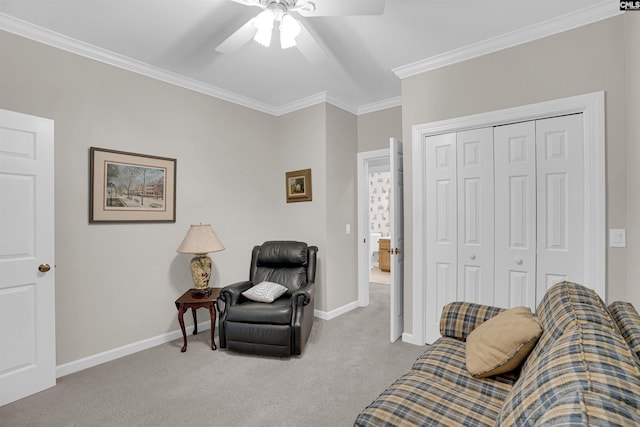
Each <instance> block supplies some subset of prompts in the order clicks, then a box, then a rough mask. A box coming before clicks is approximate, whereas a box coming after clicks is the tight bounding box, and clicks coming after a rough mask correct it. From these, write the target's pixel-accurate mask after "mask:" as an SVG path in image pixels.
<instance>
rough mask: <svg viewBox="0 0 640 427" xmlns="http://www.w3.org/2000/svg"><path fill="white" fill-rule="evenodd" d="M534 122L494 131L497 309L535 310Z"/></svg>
mask: <svg viewBox="0 0 640 427" xmlns="http://www.w3.org/2000/svg"><path fill="white" fill-rule="evenodd" d="M535 132H536V128H535V122H533V121H528V122H521V123H515V124H511V125H504V126H498V127H496V128H495V131H494V158H495V215H496V219H495V223H496V228H495V257H496V267H495V283H496V293H495V295H496V300H495V305H497V306H498V307H516V306H527V307H530V308H531V309H532V310H534V311H535V309H536V285H535V283H536V214H535V212H536V135H535Z"/></svg>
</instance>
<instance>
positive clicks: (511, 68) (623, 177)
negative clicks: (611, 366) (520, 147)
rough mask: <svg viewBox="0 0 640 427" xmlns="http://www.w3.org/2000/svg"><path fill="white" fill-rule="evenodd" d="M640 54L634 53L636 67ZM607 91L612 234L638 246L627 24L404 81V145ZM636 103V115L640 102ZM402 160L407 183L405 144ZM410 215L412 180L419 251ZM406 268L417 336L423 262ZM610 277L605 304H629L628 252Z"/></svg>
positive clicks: (612, 253)
mask: <svg viewBox="0 0 640 427" xmlns="http://www.w3.org/2000/svg"><path fill="white" fill-rule="evenodd" d="M636 22H637V21H636ZM636 26H637V25H636ZM634 31H635V32H634ZM634 31H629V37H635V38H636V39H637V29H636V30H634ZM632 32H633V34H631V33H632ZM638 46H639V45H638V44H635V45H633V46H630V49H631V50H634V54H635V56H636V61H637V53H635V52H637V50H638ZM635 75H636V76H637V75H638V74H637V73H636V74H635ZM630 78H631V77H630ZM602 90H604V91H605V92H606V156H607V161H606V166H607V177H606V178H607V226H608V227H609V228H629V234H630V236H629V238H630V239H632V238H633V233H635V232H636V229H637V228H638V225H639V224H637V223H638V220H636V219H635V218H634V220H633V221H631V222H627V183H628V182H629V183H632V182H633V181H631V180H630V179H628V178H629V177H628V175H627V160H626V159H627V151H628V146H629V145H630V144H631V139H629V140H628V139H627V135H626V133H627V131H626V126H627V120H626V117H627V116H626V112H627V111H626V102H627V97H626V86H625V19H624V17H622V16H620V17H616V18H612V19H608V20H605V21H601V22H598V23H595V24H592V25H588V26H584V27H581V28H578V29H575V30H572V31H567V32H564V33H561V34H557V35H554V36H550V37H547V38H544V39H541V40H537V41H534V42H531V43H527V44H524V45H520V46H517V47H513V48H510V49H506V50H503V51H500V52H497V53H493V54H490V55H486V56H483V57H480V58H477V59H473V60H468V61H465V62H462V63H458V64H454V65H451V66H447V67H444V68H440V69H436V70H432V71H429V72H425V73H422V74H420V75H416V76H412V77H408V78H405V79H403V80H402V102H403V116H402V119H403V135H404V140H405V141H407V142H408V141H410V140H411V135H412V134H411V127H412V126H413V125H417V124H422V123H429V122H433V121H438V120H443V119H449V118H455V117H461V116H466V115H470V114H476V113H482V112H488V111H494V110H499V109H503V108H509V107H516V106H521V105H527V104H532V103H536V102H542V101H547V100H553V99H558V98H564V97H569V96H574V95H580V94H585V93H590V92H596V91H602ZM634 102H635V103H636V104H635V105H636V107H635V108H637V101H634ZM636 117H637V115H636ZM636 132H637V130H636ZM627 141H629V144H628V143H627ZM636 143H637V139H636ZM404 158H405V164H404V167H405V176H408V177H410V176H411V175H412V170H411V162H412V151H411V146H410V144H407V143H405V157H404ZM635 160H636V161H637V160H638V153H635ZM636 169H637V168H636ZM639 178H640V177H639ZM633 185H635V184H633ZM636 197H637V195H636ZM412 207H413V199H412V182H411V179H410V178H407V179H405V237H406V245H407V247H411V245H412V244H413V236H412V232H413V229H412V224H413V222H412V221H413V215H412ZM636 217H637V215H636ZM405 260H406V264H405V265H406V267H405V281H406V283H405V331H407V332H411V331H412V330H413V325H412V303H411V301H412V291H413V283H412V276H411V273H412V268H413V263H414V262H419V260H414V259H412V256H411V252H409V251H407V257H406V258H405ZM637 264H638V263H637V257H636V259H635V260H633V261H631V260H630V266H629V268H631V269H633V270H634V271H635V270H636V269H637V268H638V267H636V265H637ZM607 269H608V271H607V280H608V283H607V299H608V300H610V301H613V300H617V299H627V298H628V297H631V296H632V292H630V290H629V287H628V286H627V254H626V250H625V249H608V250H607ZM635 295H636V297H635V298H636V299H635V304H636V306H640V299H638V298H637V293H636V294H635Z"/></svg>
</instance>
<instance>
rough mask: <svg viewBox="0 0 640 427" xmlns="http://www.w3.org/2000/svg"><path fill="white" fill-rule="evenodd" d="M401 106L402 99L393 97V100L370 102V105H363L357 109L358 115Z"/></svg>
mask: <svg viewBox="0 0 640 427" xmlns="http://www.w3.org/2000/svg"><path fill="white" fill-rule="evenodd" d="M400 106H402V97H400V96H395V97H393V98H387V99H383V100H381V101H376V102H372V103H370V104H364V105H361V106H360V107H358V113H357V114H358V115H361V114H367V113H374V112H376V111H381V110H386V109H388V108H393V107H400Z"/></svg>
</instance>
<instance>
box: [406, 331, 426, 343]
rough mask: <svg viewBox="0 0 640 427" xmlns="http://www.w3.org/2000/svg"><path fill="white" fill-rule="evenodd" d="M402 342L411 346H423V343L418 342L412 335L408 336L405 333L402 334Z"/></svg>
mask: <svg viewBox="0 0 640 427" xmlns="http://www.w3.org/2000/svg"><path fill="white" fill-rule="evenodd" d="M402 342H406V343H408V344H413V345H425V344H424V343H423V342H420V341H418V340H417V339H416V337H415V336H414V335H413V334H409V333H407V332H403V333H402Z"/></svg>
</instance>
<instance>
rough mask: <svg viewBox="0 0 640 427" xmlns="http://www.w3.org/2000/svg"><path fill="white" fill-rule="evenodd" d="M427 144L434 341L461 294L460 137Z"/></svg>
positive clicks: (429, 312) (430, 334)
mask: <svg viewBox="0 0 640 427" xmlns="http://www.w3.org/2000/svg"><path fill="white" fill-rule="evenodd" d="M425 143H426V145H427V149H426V152H425V157H426V158H425V160H426V164H427V171H426V182H425V187H426V192H427V197H426V200H427V202H426V206H425V215H426V219H427V220H426V223H427V227H426V230H425V238H426V247H425V252H426V253H425V258H426V259H425V263H426V266H425V267H426V281H427V284H429V285H428V286H426V288H425V289H426V293H425V297H426V304H427V309H426V339H427V342H433V341H435V340H436V339H437V338H438V337H439V336H440V314H441V313H442V308H443V307H444V306H445V305H446V304H447V303H449V302H452V301H455V300H456V299H457V295H458V288H457V268H458V267H457V259H458V249H457V241H458V226H457V217H458V215H457V188H456V187H457V181H456V134H455V133H451V134H446V135H437V136H432V137H428V138H426V141H425Z"/></svg>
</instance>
